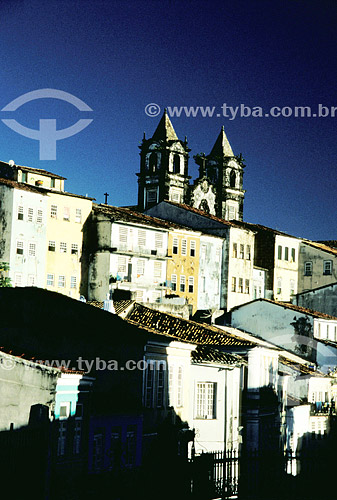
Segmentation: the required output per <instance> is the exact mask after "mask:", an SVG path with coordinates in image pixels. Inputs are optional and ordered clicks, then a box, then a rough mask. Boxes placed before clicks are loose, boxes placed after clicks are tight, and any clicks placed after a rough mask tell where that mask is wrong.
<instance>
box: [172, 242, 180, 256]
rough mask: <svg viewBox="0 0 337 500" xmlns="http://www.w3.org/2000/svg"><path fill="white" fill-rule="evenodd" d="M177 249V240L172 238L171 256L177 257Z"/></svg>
mask: <svg viewBox="0 0 337 500" xmlns="http://www.w3.org/2000/svg"><path fill="white" fill-rule="evenodd" d="M178 248H179V242H178V238H173V244H172V253H173V255H177V253H178Z"/></svg>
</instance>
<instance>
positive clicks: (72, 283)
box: [70, 276, 77, 288]
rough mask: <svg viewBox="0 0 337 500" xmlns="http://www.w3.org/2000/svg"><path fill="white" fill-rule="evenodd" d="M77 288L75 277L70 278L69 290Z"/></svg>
mask: <svg viewBox="0 0 337 500" xmlns="http://www.w3.org/2000/svg"><path fill="white" fill-rule="evenodd" d="M76 287H77V278H76V276H70V288H76Z"/></svg>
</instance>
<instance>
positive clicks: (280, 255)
mask: <svg viewBox="0 0 337 500" xmlns="http://www.w3.org/2000/svg"><path fill="white" fill-rule="evenodd" d="M277 258H278V260H281V259H282V247H281V245H279V246H278V247H277Z"/></svg>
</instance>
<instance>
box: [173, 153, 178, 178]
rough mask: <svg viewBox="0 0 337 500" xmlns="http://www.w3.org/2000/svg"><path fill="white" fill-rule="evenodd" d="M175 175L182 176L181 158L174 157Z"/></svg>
mask: <svg viewBox="0 0 337 500" xmlns="http://www.w3.org/2000/svg"><path fill="white" fill-rule="evenodd" d="M173 173H175V174H180V156H179V155H174V157H173Z"/></svg>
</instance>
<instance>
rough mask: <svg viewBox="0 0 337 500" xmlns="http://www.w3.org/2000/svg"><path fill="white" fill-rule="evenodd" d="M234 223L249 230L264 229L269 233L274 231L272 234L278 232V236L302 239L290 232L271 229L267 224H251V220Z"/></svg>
mask: <svg viewBox="0 0 337 500" xmlns="http://www.w3.org/2000/svg"><path fill="white" fill-rule="evenodd" d="M235 223H236V224H238V225H239V226H241V227H244V228H246V229H250V230H251V231H255V232H258V231H266V232H269V233H274V234H279V235H280V236H287V237H289V238H296V239H302V238H299V237H298V236H293V235H292V234H288V233H285V232H284V231H279V230H278V229H273V228H271V227H268V226H263V225H262V224H253V223H252V222H244V221H235Z"/></svg>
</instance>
